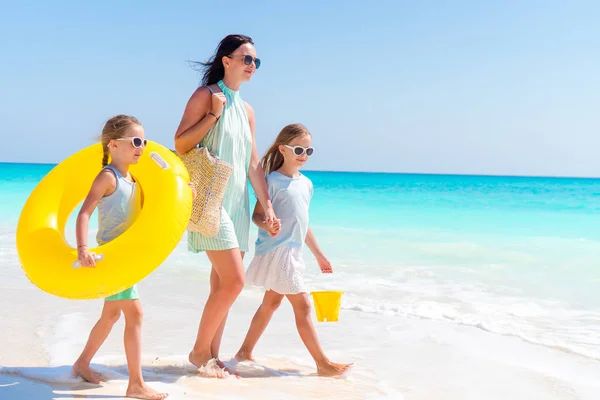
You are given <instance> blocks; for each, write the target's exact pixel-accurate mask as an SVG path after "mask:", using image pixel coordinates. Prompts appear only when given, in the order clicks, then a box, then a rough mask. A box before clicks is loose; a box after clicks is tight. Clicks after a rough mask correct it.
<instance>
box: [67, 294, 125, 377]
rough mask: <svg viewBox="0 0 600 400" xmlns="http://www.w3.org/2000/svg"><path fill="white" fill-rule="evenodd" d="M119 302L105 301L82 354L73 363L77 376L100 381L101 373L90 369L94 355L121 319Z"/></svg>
mask: <svg viewBox="0 0 600 400" xmlns="http://www.w3.org/2000/svg"><path fill="white" fill-rule="evenodd" d="M117 303H118V302H114V301H104V306H103V307H102V314H101V315H100V319H98V322H96V324H95V325H94V327H93V328H92V330H91V332H90V336H89V338H88V341H87V343H86V345H85V347H84V349H83V351H82V352H81V355H80V356H79V358H78V359H77V361H75V364H73V373H74V374H75V375H76V376H81V377H82V378H83V379H85V380H86V381H88V382H91V383H100V375H99V374H98V373H96V372H94V371H92V370H91V369H90V362H92V358H94V355H95V354H96V353H97V352H98V349H100V346H102V343H104V341H105V340H106V338H107V337H108V334H109V333H110V331H111V329H112V327H113V326H114V325H115V323H116V322H117V321H118V320H119V316H120V315H121V307H120V305H119V304H117Z"/></svg>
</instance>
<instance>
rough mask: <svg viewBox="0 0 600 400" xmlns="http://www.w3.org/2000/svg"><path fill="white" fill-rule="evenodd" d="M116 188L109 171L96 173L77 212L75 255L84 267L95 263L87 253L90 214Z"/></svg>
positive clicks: (114, 180)
mask: <svg viewBox="0 0 600 400" xmlns="http://www.w3.org/2000/svg"><path fill="white" fill-rule="evenodd" d="M116 188H117V180H116V178H115V176H114V175H113V173H112V172H111V171H107V170H104V171H102V172H100V173H99V174H98V176H97V177H96V179H94V182H93V183H92V187H91V188H90V192H89V193H88V195H87V197H86V198H85V201H84V202H83V205H82V206H81V209H80V210H79V214H78V215H77V222H76V227H75V234H76V238H77V255H78V259H79V262H80V263H81V265H82V266H84V267H93V266H94V265H96V261H95V260H94V257H93V256H92V255H91V254H90V253H88V244H87V239H88V226H89V222H90V216H91V215H92V213H93V212H94V210H95V209H96V207H97V206H98V203H99V202H100V199H102V197H104V196H107V195H109V194H111V193H113V192H114V191H115V190H116Z"/></svg>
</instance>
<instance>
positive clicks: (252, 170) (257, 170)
mask: <svg viewBox="0 0 600 400" xmlns="http://www.w3.org/2000/svg"><path fill="white" fill-rule="evenodd" d="M245 104H246V112H247V114H248V122H249V123H250V132H252V154H251V156H250V167H249V169H248V177H249V178H250V184H251V185H252V188H253V189H254V193H256V198H257V199H258V201H259V202H260V204H261V206H262V209H263V210H264V215H265V217H266V220H267V223H273V221H275V220H276V219H277V217H276V216H275V212H274V211H273V205H272V204H271V199H270V198H269V192H268V190H267V181H266V180H265V170H264V169H263V167H262V164H261V163H260V157H259V156H258V150H257V149H256V133H255V131H256V119H255V117H254V110H253V109H252V107H250V105H249V104H248V103H245Z"/></svg>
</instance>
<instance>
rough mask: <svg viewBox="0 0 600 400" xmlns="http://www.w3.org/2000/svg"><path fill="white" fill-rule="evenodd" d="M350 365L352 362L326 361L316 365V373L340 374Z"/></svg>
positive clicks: (323, 374)
mask: <svg viewBox="0 0 600 400" xmlns="http://www.w3.org/2000/svg"><path fill="white" fill-rule="evenodd" d="M351 367H352V364H338V363H334V362H331V361H328V362H326V363H324V364H322V365H317V374H319V376H340V375H343V374H344V373H345V372H346V371H348V370H349V369H350V368H351Z"/></svg>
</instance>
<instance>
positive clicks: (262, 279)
mask: <svg viewBox="0 0 600 400" xmlns="http://www.w3.org/2000/svg"><path fill="white" fill-rule="evenodd" d="M267 187H268V191H269V197H270V198H271V203H272V204H273V210H274V211H275V215H276V216H277V218H278V219H280V220H281V231H280V232H279V234H278V235H277V236H275V237H274V238H272V237H270V236H269V234H268V233H267V232H266V231H264V230H262V229H260V230H259V234H258V239H257V240H256V252H255V256H254V258H253V259H252V261H251V262H250V266H249V267H248V270H247V271H246V284H248V285H251V286H261V287H263V288H264V289H265V290H273V291H274V292H277V293H279V294H298V293H305V292H306V291H307V290H306V286H305V284H304V270H305V266H304V257H303V248H304V241H305V240H306V234H307V232H308V208H309V205H310V200H311V198H312V194H313V185H312V182H311V181H310V179H308V178H307V177H306V176H304V175H302V174H300V175H299V176H297V177H293V178H290V177H288V176H285V175H283V174H281V173H279V172H272V173H270V174H269V175H268V176H267Z"/></svg>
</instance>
